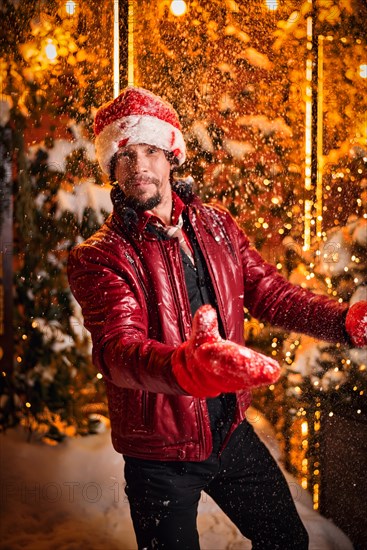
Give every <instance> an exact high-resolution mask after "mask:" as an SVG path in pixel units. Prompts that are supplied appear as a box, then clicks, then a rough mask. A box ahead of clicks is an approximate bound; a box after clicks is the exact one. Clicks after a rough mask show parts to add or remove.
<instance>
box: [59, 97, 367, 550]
mask: <svg viewBox="0 0 367 550" xmlns="http://www.w3.org/2000/svg"><path fill="white" fill-rule="evenodd" d="M95 133H96V151H97V158H98V160H99V163H100V165H101V167H102V169H103V170H104V172H105V173H107V174H108V175H109V176H110V177H111V179H112V181H116V182H117V183H116V184H115V185H114V188H113V191H112V199H113V203H114V211H113V213H112V215H111V216H110V217H109V218H108V220H107V221H106V223H105V224H104V225H103V226H102V228H101V229H100V230H99V231H98V232H97V233H96V234H95V235H93V236H92V237H91V238H89V239H88V240H87V241H85V242H84V243H83V244H81V245H79V246H78V247H76V248H75V249H74V250H73V251H72V252H71V255H70V259H69V265H68V269H69V280H70V286H71V289H72V291H73V293H74V295H75V296H76V298H77V300H78V301H79V303H80V304H81V307H82V310H83V315H84V322H85V326H86V327H87V329H88V330H89V331H90V332H91V334H92V338H93V360H94V363H95V365H96V367H97V368H98V369H99V370H101V372H103V375H104V379H105V382H106V388H107V396H108V405H109V412H110V419H111V428H112V441H113V445H114V447H115V449H116V450H117V451H118V452H120V453H122V454H123V456H124V459H125V478H126V483H127V485H126V493H127V495H128V498H129V503H130V509H131V515H132V520H133V524H134V528H135V532H136V537H137V541H138V546H139V549H143V548H148V549H153V548H158V549H167V550H173V549H177V550H184V549H190V550H194V549H198V548H199V537H198V532H197V529H196V515H197V506H198V502H199V499H200V496H201V491H205V492H207V493H208V494H209V495H211V496H212V497H213V499H214V500H215V501H216V502H217V503H218V505H219V506H220V507H221V508H222V509H223V510H224V512H225V513H226V514H227V515H228V516H229V517H230V519H231V520H232V521H233V522H234V523H235V524H236V525H237V526H238V528H239V529H240V530H241V532H242V533H243V534H244V535H245V536H246V537H248V538H249V539H251V540H252V545H253V546H252V547H253V548H254V549H255V550H256V549H257V550H259V549H261V550H266V549H269V550H270V549H271V550H275V549H281V550H287V549H289V550H290V549H294V550H302V549H306V548H307V546H308V536H307V533H306V530H305V529H304V527H303V525H302V523H301V521H300V519H299V517H298V514H297V512H296V509H295V506H294V503H293V501H292V498H291V495H290V493H289V490H288V487H287V484H286V482H285V480H284V477H283V475H282V473H281V472H280V470H279V469H278V466H277V465H276V463H275V461H274V460H273V459H272V457H271V456H270V454H269V452H268V451H267V449H266V448H265V446H264V445H263V444H262V443H261V442H260V441H259V439H258V438H257V436H256V435H255V433H254V431H253V429H252V427H251V425H250V424H249V423H248V422H247V421H246V409H247V407H248V405H249V403H250V399H251V398H250V388H251V387H254V386H258V385H261V384H267V383H270V382H272V381H275V380H276V379H277V377H278V375H279V367H278V365H277V363H276V362H275V361H273V360H272V359H270V358H267V357H264V356H263V355H261V354H258V353H255V352H254V351H252V350H250V349H248V348H246V347H245V346H244V341H243V320H244V306H245V307H247V308H248V309H249V311H250V312H251V314H252V315H254V316H255V317H257V318H261V319H263V320H265V321H268V322H271V323H273V324H275V325H278V326H282V327H284V328H285V329H289V330H295V331H297V332H305V333H308V334H311V335H313V336H317V337H319V338H322V339H327V340H330V341H339V342H344V343H353V344H354V345H357V344H358V345H365V344H366V343H367V334H366V332H367V303H360V304H356V306H353V307H352V308H351V309H350V310H348V307H347V305H341V304H339V303H337V302H336V301H332V300H330V299H328V298H326V297H323V296H316V295H313V294H311V293H310V292H308V291H306V290H304V289H302V288H300V287H296V286H292V285H291V284H290V283H288V282H287V281H286V280H285V279H284V278H282V277H281V276H280V275H279V274H278V273H277V270H276V269H275V268H274V267H273V266H271V265H269V264H266V263H265V262H264V261H263V260H262V258H261V257H260V255H259V254H258V253H257V252H256V251H255V250H253V249H252V248H251V247H250V245H249V240H248V238H247V237H246V236H245V235H244V233H243V232H242V231H241V229H240V228H239V227H238V226H237V225H236V223H235V222H234V220H233V219H232V218H231V216H230V215H229V214H228V213H227V212H226V211H225V210H223V209H219V208H214V207H211V206H208V205H204V204H203V203H202V202H201V201H200V200H199V199H198V197H197V196H195V194H194V193H193V191H192V189H191V187H190V185H188V184H187V183H185V182H182V181H177V182H175V181H174V180H173V178H172V170H173V168H174V167H175V166H176V165H177V164H182V163H183V162H184V160H185V143H184V139H183V136H182V133H181V129H180V123H179V120H178V117H177V114H176V112H175V111H174V109H173V108H172V107H171V106H170V105H169V104H167V103H166V102H164V101H163V100H162V99H161V98H159V97H157V96H155V95H154V94H152V93H151V92H148V91H147V90H144V89H141V88H127V89H126V90H124V91H123V92H122V94H121V95H120V96H119V97H117V98H116V99H115V100H113V101H112V102H110V103H108V104H107V105H104V106H102V107H101V108H100V109H99V110H98V112H97V114H96V119H95ZM218 326H219V328H218Z"/></svg>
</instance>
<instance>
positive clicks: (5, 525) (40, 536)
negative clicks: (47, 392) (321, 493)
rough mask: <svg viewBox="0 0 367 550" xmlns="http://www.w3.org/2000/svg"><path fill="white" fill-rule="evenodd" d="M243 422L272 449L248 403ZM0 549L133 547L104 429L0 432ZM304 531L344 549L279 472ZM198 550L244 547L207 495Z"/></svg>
mask: <svg viewBox="0 0 367 550" xmlns="http://www.w3.org/2000/svg"><path fill="white" fill-rule="evenodd" d="M248 419H249V421H251V422H253V423H254V426H255V428H256V431H257V433H258V434H259V435H260V437H261V438H262V440H263V441H264V443H265V444H266V445H268V447H269V449H270V451H271V452H272V453H273V456H274V457H275V458H276V459H277V460H279V459H280V451H279V447H278V444H277V442H276V439H275V437H274V433H273V431H272V428H271V426H270V425H269V424H268V423H267V421H266V420H265V419H264V418H263V417H261V415H259V413H258V412H257V411H255V410H254V409H251V410H250V411H249V415H248ZM0 444H1V465H0V466H1V478H2V479H1V508H2V523H1V527H0V535H1V537H0V549H1V550H50V549H51V548H57V549H58V550H80V549H81V548H86V549H87V550H102V549H103V550H136V543H135V536H134V533H133V529H132V524H131V520H130V516H129V506H128V502H127V500H126V497H125V493H124V480H123V460H122V458H121V456H120V455H119V454H117V453H116V452H115V451H114V450H113V448H112V445H111V441H110V432H109V429H108V428H106V429H105V430H104V431H102V432H101V433H99V434H97V435H93V436H92V435H91V436H88V437H76V438H70V439H67V440H66V441H65V442H63V443H62V444H60V445H58V446H55V447H51V446H45V445H44V444H42V443H40V442H37V441H33V440H32V442H31V443H28V442H27V441H26V434H25V432H24V430H23V429H22V428H17V429H14V430H13V429H12V430H9V431H8V432H7V433H6V434H1V436H0ZM286 477H287V480H288V483H289V486H290V489H291V492H292V495H293V497H294V499H295V502H296V506H297V508H298V511H299V513H300V515H301V517H302V519H303V522H304V524H305V526H306V528H307V530H308V532H309V535H310V550H349V549H350V550H352V549H353V547H352V545H351V543H350V542H349V539H347V537H346V536H345V535H344V534H343V533H342V532H341V531H340V530H339V529H338V528H337V527H336V526H335V525H333V524H332V523H331V522H330V521H329V520H327V519H325V518H324V517H322V516H321V515H320V514H318V513H317V512H315V511H314V510H313V509H312V502H311V497H310V495H309V494H308V493H307V492H306V491H304V490H303V489H302V488H301V487H300V485H299V484H298V483H297V482H296V480H295V479H294V478H292V477H291V476H290V475H289V474H286ZM198 529H199V533H200V543H201V548H202V550H246V549H250V548H251V543H250V542H249V541H247V540H245V539H243V537H242V536H241V534H240V533H239V532H238V530H237V529H236V528H235V527H234V525H233V524H232V523H231V522H230V520H229V519H228V518H227V517H226V516H225V515H224V514H223V513H222V512H221V511H220V510H219V508H218V507H217V506H216V504H215V503H214V502H213V501H212V500H211V498H210V497H209V496H207V495H206V494H203V496H202V499H201V502H200V505H199V516H198Z"/></svg>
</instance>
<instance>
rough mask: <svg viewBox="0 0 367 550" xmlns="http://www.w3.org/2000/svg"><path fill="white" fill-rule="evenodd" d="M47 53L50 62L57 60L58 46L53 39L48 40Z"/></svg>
mask: <svg viewBox="0 0 367 550" xmlns="http://www.w3.org/2000/svg"><path fill="white" fill-rule="evenodd" d="M45 52H46V56H47V59H49V60H50V61H54V60H55V59H56V57H57V51H56V46H55V43H54V41H53V40H52V39H51V38H49V39H48V40H47V44H46V47H45Z"/></svg>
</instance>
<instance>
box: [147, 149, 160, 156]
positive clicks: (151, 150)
mask: <svg viewBox="0 0 367 550" xmlns="http://www.w3.org/2000/svg"><path fill="white" fill-rule="evenodd" d="M157 151H158V149H157V148H156V147H149V149H148V153H149V154H150V155H152V154H153V153H156V152H157Z"/></svg>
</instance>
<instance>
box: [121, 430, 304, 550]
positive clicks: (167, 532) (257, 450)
mask: <svg viewBox="0 0 367 550" xmlns="http://www.w3.org/2000/svg"><path fill="white" fill-rule="evenodd" d="M220 440H221V437H220V434H218V433H217V434H215V439H214V449H213V453H212V455H211V456H210V457H209V458H208V459H207V460H205V461H204V462H169V461H153V460H140V459H135V458H129V457H125V479H126V494H127V496H128V499H129V503H130V510H131V517H132V520H133V524H134V529H135V533H136V538H137V541H138V547H139V549H140V550H143V549H149V550H151V549H158V550H198V549H199V548H200V546H199V535H198V531H197V528H196V518H197V507H198V503H199V500H200V497H201V491H205V492H206V493H207V494H209V495H210V496H211V497H212V498H213V499H214V501H215V502H216V503H217V504H218V505H219V506H220V508H221V509H222V510H223V511H224V512H225V513H226V514H227V516H228V517H229V518H230V519H231V520H232V521H233V523H234V524H235V525H236V526H237V527H238V529H239V530H240V531H241V533H242V534H243V535H244V536H245V537H247V538H248V539H250V540H251V541H252V548H253V550H277V549H279V550H306V549H307V548H308V535H307V532H306V530H305V528H304V526H303V524H302V522H301V520H300V518H299V516H298V513H297V511H296V508H295V506H294V503H293V499H292V496H291V494H290V491H289V489H288V485H287V483H286V481H285V478H284V476H283V474H282V472H281V471H280V469H279V468H278V466H277V464H276V462H275V460H274V459H273V458H272V456H271V455H270V453H269V452H268V450H267V448H266V447H265V445H264V444H263V443H262V442H261V441H260V440H259V438H258V436H257V435H256V434H255V433H254V431H253V428H252V426H251V425H250V424H248V423H247V422H244V423H243V424H242V425H241V426H240V427H239V428H237V430H236V431H235V432H234V434H233V435H232V437H231V440H230V442H229V444H228V445H227V447H226V448H225V450H224V451H223V453H222V454H221V456H220V457H218V449H219V447H220V443H221V441H220Z"/></svg>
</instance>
